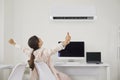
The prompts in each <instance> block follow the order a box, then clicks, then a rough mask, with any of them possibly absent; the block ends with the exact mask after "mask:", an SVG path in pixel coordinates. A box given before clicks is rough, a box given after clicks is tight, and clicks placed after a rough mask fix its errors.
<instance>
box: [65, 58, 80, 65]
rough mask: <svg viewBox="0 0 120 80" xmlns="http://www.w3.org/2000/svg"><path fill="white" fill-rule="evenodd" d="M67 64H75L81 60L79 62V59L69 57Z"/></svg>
mask: <svg viewBox="0 0 120 80" xmlns="http://www.w3.org/2000/svg"><path fill="white" fill-rule="evenodd" d="M66 64H71V65H74V64H80V62H79V61H76V60H74V59H69V60H68V61H67V62H66Z"/></svg>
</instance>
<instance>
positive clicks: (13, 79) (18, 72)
mask: <svg viewBox="0 0 120 80" xmlns="http://www.w3.org/2000/svg"><path fill="white" fill-rule="evenodd" d="M26 65H27V64H26V63H19V64H17V65H16V66H15V67H14V68H13V69H12V72H11V73H10V76H9V77H8V80H22V77H23V74H24V71H25V67H26Z"/></svg>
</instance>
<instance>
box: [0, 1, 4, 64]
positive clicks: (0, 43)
mask: <svg viewBox="0 0 120 80" xmlns="http://www.w3.org/2000/svg"><path fill="white" fill-rule="evenodd" d="M3 57H4V1H3V0H0V63H2V62H3Z"/></svg>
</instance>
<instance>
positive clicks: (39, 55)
mask: <svg viewBox="0 0 120 80" xmlns="http://www.w3.org/2000/svg"><path fill="white" fill-rule="evenodd" d="M70 40H71V36H70V35H69V33H67V35H66V37H65V40H64V41H62V42H61V43H59V44H58V45H57V46H56V47H55V48H53V49H46V48H43V47H42V45H43V41H42V39H41V38H38V37H37V36H32V37H30V38H29V40H28V45H29V47H30V49H28V48H21V47H20V46H19V45H18V44H17V43H16V42H15V41H14V40H13V39H10V40H9V43H10V44H11V45H13V46H15V47H17V48H20V49H22V51H23V52H24V53H26V54H27V55H28V56H29V57H30V59H29V60H28V64H29V67H30V68H31V71H32V75H31V80H39V76H38V73H37V69H36V67H35V63H34V62H35V61H36V62H44V63H46V64H47V65H48V67H49V68H50V70H51V72H52V73H53V74H54V76H55V78H56V80H71V79H70V77H69V76H67V75H66V74H64V73H62V72H59V71H58V70H56V69H55V68H54V65H53V64H52V61H51V55H53V54H55V53H57V52H58V51H60V50H62V49H64V48H65V46H66V45H67V44H69V42H70ZM46 76H47V75H46Z"/></svg>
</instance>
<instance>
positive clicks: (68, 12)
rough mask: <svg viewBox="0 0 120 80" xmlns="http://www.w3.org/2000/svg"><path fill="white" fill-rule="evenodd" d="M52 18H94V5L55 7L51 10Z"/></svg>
mask: <svg viewBox="0 0 120 80" xmlns="http://www.w3.org/2000/svg"><path fill="white" fill-rule="evenodd" d="M50 19H52V20H95V19H96V10H95V8H94V7H76V8H75V7H74V8H73V7H72V8H71V7H67V8H66V7H55V8H52V10H51V16H50Z"/></svg>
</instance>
